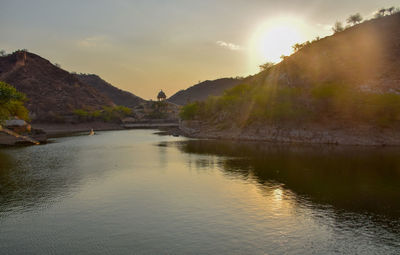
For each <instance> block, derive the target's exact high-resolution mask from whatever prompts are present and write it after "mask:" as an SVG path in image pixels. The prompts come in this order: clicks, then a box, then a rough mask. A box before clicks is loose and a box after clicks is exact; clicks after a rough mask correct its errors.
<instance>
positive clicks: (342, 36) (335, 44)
mask: <svg viewBox="0 0 400 255" xmlns="http://www.w3.org/2000/svg"><path fill="white" fill-rule="evenodd" d="M399 66H400V14H394V15H391V16H386V17H382V18H379V19H374V20H369V21H366V22H364V23H362V24H359V25H356V26H353V27H350V28H348V29H346V30H345V31H343V32H339V33H337V34H334V35H332V36H329V37H326V38H323V39H321V40H318V41H315V42H313V43H311V44H309V45H306V46H304V47H303V48H302V49H300V50H299V51H298V52H296V53H295V54H293V55H291V56H290V57H287V58H286V59H285V60H284V61H282V62H281V63H280V64H278V65H276V66H275V67H273V68H271V69H270V70H268V71H266V72H263V73H260V74H259V75H258V76H257V78H258V83H263V84H277V85H287V86H300V87H304V86H312V85H316V84H322V83H328V82H335V83H346V84H350V85H351V86H354V87H359V88H361V89H366V90H371V91H375V92H390V91H399V92H400V90H399V89H400V84H399V80H400V69H399Z"/></svg>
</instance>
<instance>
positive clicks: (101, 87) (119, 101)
mask: <svg viewBox="0 0 400 255" xmlns="http://www.w3.org/2000/svg"><path fill="white" fill-rule="evenodd" d="M75 76H76V77H77V78H78V79H79V80H80V81H81V82H82V83H85V84H87V85H89V86H91V87H93V88H94V89H96V90H97V91H99V92H100V93H102V94H103V95H105V96H107V97H108V98H110V99H111V100H112V101H113V102H114V104H116V105H122V106H126V107H130V108H133V107H135V106H137V105H139V104H141V103H143V102H144V101H145V100H144V99H142V98H140V97H138V96H136V95H134V94H132V93H130V92H127V91H124V90H121V89H119V88H117V87H114V86H113V85H111V84H110V83H108V82H106V81H104V80H103V79H101V78H100V77H99V76H97V75H95V74H76V75H75Z"/></svg>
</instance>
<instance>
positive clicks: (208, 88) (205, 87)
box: [168, 78, 242, 105]
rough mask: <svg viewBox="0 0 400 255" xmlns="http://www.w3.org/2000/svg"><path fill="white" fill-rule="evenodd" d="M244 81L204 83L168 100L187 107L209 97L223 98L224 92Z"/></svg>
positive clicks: (220, 80)
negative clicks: (188, 104)
mask: <svg viewBox="0 0 400 255" xmlns="http://www.w3.org/2000/svg"><path fill="white" fill-rule="evenodd" d="M241 81H242V79H234V78H222V79H218V80H213V81H204V82H201V83H199V84H196V85H194V86H191V87H190V88H187V89H185V90H180V91H178V92H177V93H175V94H174V95H173V96H171V97H170V98H168V101H169V102H172V103H174V104H177V105H185V104H187V103H190V102H194V101H203V100H205V99H207V97H209V96H221V95H222V94H223V92H224V90H226V89H229V88H232V87H234V86H236V85H238V84H239V83H240V82H241Z"/></svg>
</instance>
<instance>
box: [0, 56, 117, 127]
mask: <svg viewBox="0 0 400 255" xmlns="http://www.w3.org/2000/svg"><path fill="white" fill-rule="evenodd" d="M0 81H5V82H7V83H9V84H11V85H12V86H14V87H15V88H16V89H17V90H18V91H20V92H23V93H25V94H26V96H27V98H28V101H27V102H26V107H27V108H28V110H29V111H30V115H31V117H32V119H33V120H38V121H41V120H42V121H62V120H63V118H64V117H65V116H68V115H71V114H72V113H73V111H74V110H76V109H87V110H96V109H101V108H102V107H103V106H113V105H114V103H113V102H112V101H111V100H110V99H109V98H108V97H107V96H105V95H103V94H102V93H100V92H98V91H97V90H96V89H94V88H92V87H91V86H89V85H86V84H85V83H83V82H81V81H80V80H79V79H78V78H77V77H75V76H74V75H72V74H70V73H69V72H67V71H65V70H63V69H61V68H59V67H57V66H56V65H53V64H52V63H50V62H49V61H48V60H46V59H44V58H42V57H40V56H38V55H36V54H33V53H29V52H26V51H17V52H14V53H13V54H11V55H8V56H4V57H0Z"/></svg>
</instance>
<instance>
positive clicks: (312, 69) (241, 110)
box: [181, 13, 400, 145]
mask: <svg viewBox="0 0 400 255" xmlns="http://www.w3.org/2000/svg"><path fill="white" fill-rule="evenodd" d="M399 25H400V14H399V13H397V14H393V15H390V16H385V17H381V18H377V19H373V20H368V21H365V22H363V23H361V24H358V25H355V26H353V27H350V28H347V29H345V30H344V31H342V32H338V33H336V34H334V35H332V36H328V37H326V38H323V39H319V40H316V41H313V42H311V43H305V44H302V45H300V47H298V50H297V52H295V53H294V54H292V55H291V56H288V57H285V58H284V59H283V61H282V62H280V63H279V64H276V65H274V66H272V67H269V68H267V69H266V70H265V71H263V72H260V73H259V74H257V75H255V76H253V77H251V78H249V79H246V80H244V81H243V82H242V83H241V84H239V85H237V86H235V87H233V88H231V89H229V90H227V91H225V92H224V95H223V96H221V97H219V98H210V99H207V100H206V101H205V102H199V103H193V104H189V105H187V106H185V107H183V109H182V112H181V117H182V118H183V119H185V120H189V121H192V122H193V121H195V122H194V123H196V124H195V125H194V124H190V123H187V127H188V128H186V131H187V133H190V134H191V135H192V136H196V137H224V138H227V139H233V138H243V139H254V140H273V141H284V142H306V143H307V142H309V143H334V144H337V143H338V144H368V145H378V144H396V145H399V144H400V133H399V132H398V130H400V129H399V128H400V26H399Z"/></svg>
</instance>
